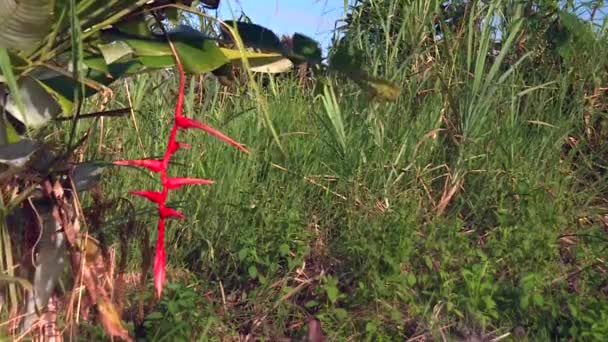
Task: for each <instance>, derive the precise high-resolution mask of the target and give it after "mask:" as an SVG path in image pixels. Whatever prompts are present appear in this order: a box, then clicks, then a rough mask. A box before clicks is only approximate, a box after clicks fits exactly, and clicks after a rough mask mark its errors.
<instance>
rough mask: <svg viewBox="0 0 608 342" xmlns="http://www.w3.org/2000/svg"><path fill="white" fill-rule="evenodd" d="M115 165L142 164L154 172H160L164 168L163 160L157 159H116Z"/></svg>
mask: <svg viewBox="0 0 608 342" xmlns="http://www.w3.org/2000/svg"><path fill="white" fill-rule="evenodd" d="M114 165H122V166H141V167H145V168H146V169H148V170H150V171H152V172H160V171H161V170H162V169H163V161H162V160H157V159H131V160H116V161H114Z"/></svg>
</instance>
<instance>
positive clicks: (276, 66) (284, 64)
mask: <svg viewBox="0 0 608 342" xmlns="http://www.w3.org/2000/svg"><path fill="white" fill-rule="evenodd" d="M256 64H261V63H260V61H258V62H257V63H256ZM291 70H293V63H292V62H291V60H289V59H288V58H281V59H279V60H277V61H274V62H271V63H267V64H262V65H258V66H255V67H253V66H252V67H251V71H253V72H260V73H265V74H279V73H284V72H288V71H291Z"/></svg>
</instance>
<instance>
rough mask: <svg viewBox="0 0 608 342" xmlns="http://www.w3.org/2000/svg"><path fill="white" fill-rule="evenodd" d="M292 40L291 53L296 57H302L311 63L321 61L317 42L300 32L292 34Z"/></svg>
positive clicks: (319, 47)
mask: <svg viewBox="0 0 608 342" xmlns="http://www.w3.org/2000/svg"><path fill="white" fill-rule="evenodd" d="M292 41H293V48H292V53H293V54H294V55H295V57H296V58H299V59H304V60H305V61H308V62H309V63H311V64H318V63H321V59H322V52H321V46H319V42H317V41H316V40H314V39H312V38H310V37H307V36H305V35H303V34H300V33H296V34H294V35H293V39H292Z"/></svg>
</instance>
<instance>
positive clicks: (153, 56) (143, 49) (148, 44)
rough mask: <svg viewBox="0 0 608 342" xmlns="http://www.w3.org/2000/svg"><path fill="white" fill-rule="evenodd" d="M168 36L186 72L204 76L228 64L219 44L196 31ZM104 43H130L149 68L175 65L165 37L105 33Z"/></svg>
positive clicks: (185, 30) (181, 31) (184, 31)
mask: <svg viewBox="0 0 608 342" xmlns="http://www.w3.org/2000/svg"><path fill="white" fill-rule="evenodd" d="M169 37H170V39H171V40H172V41H173V43H174V45H175V48H176V50H177V54H178V55H179V58H180V59H181V62H182V64H183V65H184V70H185V71H187V72H190V73H194V74H202V73H206V72H210V71H212V70H214V69H217V68H219V67H220V66H222V65H224V64H226V63H228V59H227V58H226V56H225V54H224V53H222V51H221V50H220V48H219V47H218V46H217V44H216V42H215V41H214V40H213V39H210V38H208V37H206V36H205V35H203V34H202V33H200V32H198V31H196V30H193V29H186V28H180V29H178V30H174V31H172V32H170V33H169ZM103 40H104V41H105V42H107V44H120V43H124V44H127V45H128V47H129V48H130V49H131V50H132V51H133V55H134V57H135V58H137V59H138V60H139V62H141V63H142V64H143V65H145V66H147V67H151V68H164V67H168V66H172V65H175V61H174V59H173V53H172V52H171V47H170V46H169V43H168V42H167V41H166V40H165V38H164V37H161V36H155V39H136V38H131V37H129V36H124V35H120V34H116V33H112V34H109V33H106V34H105V35H104V36H103ZM107 44H106V46H107ZM126 52H128V49H126V48H124V49H122V51H120V53H117V54H116V56H117V55H121V54H122V56H125V55H126ZM116 56H113V57H116ZM104 57H105V56H104Z"/></svg>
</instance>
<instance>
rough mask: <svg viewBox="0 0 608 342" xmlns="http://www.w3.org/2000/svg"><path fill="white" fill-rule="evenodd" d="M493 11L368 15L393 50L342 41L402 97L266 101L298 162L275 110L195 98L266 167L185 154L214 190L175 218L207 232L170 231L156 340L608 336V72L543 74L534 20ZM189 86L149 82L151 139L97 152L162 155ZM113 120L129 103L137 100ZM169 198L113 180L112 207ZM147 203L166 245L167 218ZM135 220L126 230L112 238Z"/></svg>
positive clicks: (135, 88) (153, 325) (279, 94)
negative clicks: (530, 37) (162, 221)
mask: <svg viewBox="0 0 608 342" xmlns="http://www.w3.org/2000/svg"><path fill="white" fill-rule="evenodd" d="M475 3H476V6H473V7H472V9H471V11H469V12H468V16H467V17H465V18H464V19H463V20H464V22H465V23H464V24H463V25H464V27H465V28H466V29H465V30H463V31H462V32H451V31H450V30H449V28H448V27H447V26H443V27H442V34H441V35H439V34H437V32H436V29H437V26H436V25H435V22H434V21H433V18H435V17H436V15H437V14H438V11H439V5H438V2H435V1H428V0H418V1H398V0H390V1H389V0H386V1H373V2H370V4H371V5H370V9H369V10H370V11H371V13H373V18H375V19H374V20H375V21H374V23H375V25H377V27H376V29H378V27H379V29H378V31H377V32H376V33H377V34H379V35H380V36H375V37H376V38H377V40H371V39H370V31H369V29H370V27H369V26H366V25H368V24H366V22H364V21H363V20H362V19H361V20H360V21H358V20H359V19H357V18H356V17H355V19H354V20H353V22H352V23H351V25H350V28H349V31H348V32H347V33H346V38H344V39H346V40H347V42H348V43H349V44H353V45H354V46H355V47H357V48H358V49H359V50H360V51H362V52H363V58H364V61H365V63H364V65H368V66H369V67H370V70H371V71H372V72H373V73H376V74H377V75H378V76H381V77H387V78H389V79H391V80H392V81H395V82H397V83H399V84H400V85H401V86H402V89H403V93H402V95H401V97H400V98H399V100H398V101H397V102H396V103H374V102H372V101H370V100H369V99H367V98H366V97H365V95H364V94H362V93H360V92H359V90H358V89H357V88H356V87H354V86H351V85H349V84H348V83H347V82H346V81H345V80H342V79H332V80H330V81H329V83H327V84H326V85H325V88H324V91H323V92H322V94H321V95H315V93H314V92H312V91H311V90H308V89H302V88H301V87H300V86H298V82H297V81H296V80H294V79H290V78H282V79H278V80H275V82H276V83H275V85H276V87H275V88H273V89H275V91H274V92H270V91H267V92H266V93H264V92H262V93H263V94H262V95H261V96H264V97H265V98H264V100H265V101H266V103H267V104H268V110H269V111H270V113H272V115H271V117H272V120H273V125H274V126H275V127H276V129H277V131H278V132H281V134H280V136H279V139H280V141H281V144H282V146H283V149H284V153H282V152H281V150H280V149H279V148H278V147H277V145H276V144H275V143H274V139H273V135H272V133H271V132H269V131H268V130H267V129H266V128H265V127H266V125H265V123H264V122H263V121H262V120H261V119H260V118H262V117H263V116H262V115H261V114H260V113H258V112H257V111H258V110H259V108H260V106H257V105H256V102H255V101H256V98H254V97H251V96H250V95H248V93H246V91H245V90H236V91H235V94H233V95H225V94H223V93H222V89H221V88H219V87H218V86H217V85H216V84H215V82H214V81H212V80H209V79H207V80H206V81H205V92H204V94H203V96H204V98H203V99H202V105H199V100H200V98H199V96H201V94H200V93H199V92H198V90H197V89H198V88H197V87H196V85H197V82H198V79H197V78H192V80H191V83H190V87H189V93H188V94H187V98H186V100H187V105H186V108H187V110H188V111H189V113H188V114H189V115H191V116H192V117H195V118H197V119H200V120H204V121H207V122H209V123H210V124H211V125H212V126H215V127H217V128H220V129H222V131H224V132H226V134H228V135H229V136H231V137H235V138H236V139H237V140H238V141H240V142H243V143H245V144H246V145H247V148H248V149H249V150H250V151H251V152H252V153H251V155H250V156H248V157H244V156H242V155H241V154H239V153H237V152H235V151H232V150H231V149H228V148H226V146H224V145H222V144H221V143H219V142H217V141H214V140H213V139H212V138H209V137H205V138H201V137H200V135H196V138H194V137H195V135H191V134H186V136H185V137H184V138H183V140H185V141H186V142H188V143H191V144H192V145H193V151H192V152H189V153H183V154H181V155H179V154H178V155H177V156H176V161H177V162H176V164H175V165H174V166H172V167H173V170H174V172H175V174H180V175H184V174H185V175H190V176H193V177H194V176H196V177H207V178H212V179H216V184H214V185H213V186H211V187H207V188H198V187H193V188H189V189H185V190H184V191H183V192H181V193H180V194H179V196H175V197H173V198H171V199H170V200H171V201H173V203H174V204H175V205H177V206H180V207H181V209H182V210H183V212H184V213H185V214H186V216H187V217H189V218H190V219H189V220H188V221H179V222H172V223H171V224H170V225H169V226H168V233H167V235H168V236H167V251H168V254H169V255H168V258H169V265H170V269H169V271H168V276H169V281H170V282H172V283H173V284H172V285H170V286H168V289H169V290H168V294H167V295H166V297H165V298H164V299H163V301H162V302H161V303H159V304H158V306H157V307H156V308H150V310H152V311H153V312H152V313H149V316H148V320H147V323H146V324H147V325H146V331H147V334H148V338H152V337H151V336H156V337H160V336H164V337H165V338H166V339H167V340H175V339H176V338H179V336H183V337H190V336H192V334H196V336H197V338H203V339H204V338H211V337H214V338H215V339H216V340H220V339H222V338H228V337H234V336H236V335H238V334H242V335H246V334H252V335H254V336H258V337H261V338H265V339H266V340H277V339H278V338H280V337H284V336H295V337H298V336H300V337H301V336H303V335H304V334H305V327H306V324H305V322H306V320H307V319H308V317H309V316H315V317H316V318H317V319H319V320H320V322H321V326H322V328H323V330H324V333H325V334H326V335H327V336H328V338H329V339H330V340H348V339H351V340H403V339H407V338H415V337H419V336H426V337H428V338H430V339H432V340H436V339H442V338H443V339H457V338H465V339H467V338H468V339H472V338H475V337H484V338H488V339H492V338H498V337H509V338H511V339H514V340H519V339H529V340H548V339H561V338H574V339H588V340H594V339H597V340H600V339H602V337H605V336H608V324H607V323H606V322H608V320H607V319H608V304H606V303H608V302H607V301H606V300H605V298H606V296H607V295H608V294H607V293H606V291H607V287H608V283H607V282H606V276H605V272H606V270H607V268H608V265H607V263H606V259H605V249H606V247H607V246H608V245H607V244H606V241H607V240H606V239H607V236H606V228H605V227H606V226H605V225H606V221H605V215H606V214H607V210H606V209H607V206H606V194H607V188H606V184H607V183H606V172H605V167H606V163H605V161H606V159H605V157H606V156H607V154H606V147H605V144H603V142H605V140H604V139H605V138H606V128H605V127H606V114H605V111H603V110H605V104H603V106H604V107H602V106H601V105H600V104H598V103H600V102H601V101H605V97H602V96H603V95H602V96H597V97H596V98H594V99H591V98H590V96H591V95H592V91H593V89H598V88H599V87H601V85H602V84H604V85H605V81H606V76H605V73H604V72H603V71H602V69H601V65H599V64H596V65H593V64H591V63H582V62H581V61H579V60H576V59H574V60H563V61H562V62H561V63H562V64H560V65H559V66H556V65H555V64H551V63H546V64H541V65H537V64H535V63H536V61H537V60H538V59H537V58H538V57H537V55H535V54H536V53H538V51H536V50H534V51H533V52H523V53H521V52H520V51H518V50H517V49H518V48H519V47H518V44H519V43H520V38H521V37H522V35H527V34H531V33H530V32H529V31H528V30H529V28H528V27H524V22H523V20H524V18H523V17H522V13H523V7H522V6H521V5H513V6H511V2H500V1H491V2H489V4H488V5H483V4H482V3H481V2H475ZM505 13H510V14H509V16H508V17H503V18H506V19H509V20H506V19H505V20H503V21H502V22H503V23H504V27H499V29H501V30H502V37H503V44H502V46H501V47H500V48H499V49H498V51H497V54H495V55H494V57H488V55H489V53H490V52H491V49H492V47H493V46H494V44H493V39H494V38H496V35H495V33H494V32H493V31H492V30H490V28H489V27H485V28H481V29H480V30H477V29H475V27H477V25H478V23H479V21H480V20H482V19H483V18H485V21H486V22H488V20H489V18H496V17H497V16H498V17H500V16H503V15H505ZM389 33H391V34H389ZM382 34H386V36H384V37H383V36H382ZM378 37H379V38H378ZM599 39H600V40H601V41H602V42H603V41H604V37H603V36H602V37H600V38H599ZM542 53H545V54H549V53H550V52H548V51H544V52H542ZM534 68H536V69H534ZM538 68H540V70H539V69H538ZM176 82H177V80H176V79H174V78H173V77H165V76H163V75H162V74H156V75H152V76H146V75H142V76H138V77H136V78H133V79H131V80H129V81H128V83H129V88H130V90H131V95H132V102H133V104H134V107H135V108H134V110H135V113H136V115H135V117H136V120H137V125H138V127H139V132H140V134H139V136H138V134H136V131H135V129H134V127H133V122H132V121H131V118H129V117H125V118H120V119H113V120H112V121H110V122H108V121H106V124H105V127H104V130H103V132H100V131H99V129H95V130H93V132H92V136H91V138H90V141H91V142H98V141H99V135H100V134H103V141H104V142H105V144H106V146H102V148H101V149H100V151H101V153H97V152H96V151H97V150H98V149H97V147H98V146H96V145H95V144H96V143H92V144H91V145H90V146H89V147H88V150H87V156H88V157H89V158H90V159H105V160H110V159H127V158H133V157H140V156H141V155H142V154H145V155H146V156H158V155H160V154H161V153H162V150H163V141H165V140H166V134H168V133H169V132H168V127H169V122H168V120H169V119H170V117H171V112H172V107H173V102H174V99H175V95H174V91H175V89H176V85H177V83H176ZM112 105H113V106H116V107H124V106H127V105H128V100H127V98H126V92H124V88H123V86H122V85H117V88H116V89H115V97H114V99H113V102H112ZM602 108H604V109H602ZM585 120H587V121H585ZM585 122H587V123H585ZM589 122H591V123H589ZM590 125H591V126H593V125H595V126H593V127H592V129H591V130H590ZM83 126H84V125H83ZM95 127H97V126H95ZM140 139H141V142H142V143H143V146H144V151H142V150H141V148H140V143H139V140H140ZM573 141H575V142H576V143H572V142H573ZM155 186H158V184H155V183H154V181H152V180H151V178H150V177H147V176H146V175H145V174H142V173H140V172H137V171H132V170H128V169H112V170H110V171H109V173H108V177H107V179H106V181H105V182H104V183H103V186H102V187H103V196H104V197H106V198H107V199H112V198H119V197H125V196H127V194H126V191H127V189H135V188H154V187H155ZM130 200H131V201H133V204H134V205H135V207H136V208H137V210H139V212H140V214H139V215H138V220H139V221H140V223H141V224H142V225H148V226H149V227H150V232H152V231H153V227H154V224H153V220H154V215H150V214H149V206H148V205H147V204H146V203H145V202H144V201H140V200H138V199H130ZM146 210H148V211H146ZM120 219H121V217H114V216H113V215H112V214H111V213H110V217H107V218H106V221H107V225H108V227H109V226H111V224H112V222H115V221H116V220H120ZM602 220H603V221H602ZM104 229H106V228H104ZM107 229H109V228H107ZM133 239H134V242H133V243H134V244H135V241H137V238H136V237H134V238H133ZM137 258H138V254H137V253H136V252H133V269H134V270H136V269H137V267H136V266H137V265H138V263H137V261H136V260H137ZM205 293H208V297H204V296H203V294H205ZM150 294H151V292H150Z"/></svg>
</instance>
